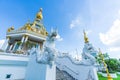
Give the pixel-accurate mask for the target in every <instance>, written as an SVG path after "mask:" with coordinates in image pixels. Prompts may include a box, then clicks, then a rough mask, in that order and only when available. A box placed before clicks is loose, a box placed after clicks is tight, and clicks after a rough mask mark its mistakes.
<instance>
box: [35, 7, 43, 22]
mask: <svg viewBox="0 0 120 80" xmlns="http://www.w3.org/2000/svg"><path fill="white" fill-rule="evenodd" d="M36 18H37V19H39V20H42V19H43V16H42V8H40V11H39V12H38V13H37V15H36Z"/></svg>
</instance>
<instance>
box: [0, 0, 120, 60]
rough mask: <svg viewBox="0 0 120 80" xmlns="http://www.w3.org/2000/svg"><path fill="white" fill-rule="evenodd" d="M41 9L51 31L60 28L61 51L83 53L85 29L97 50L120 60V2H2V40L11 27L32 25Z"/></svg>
mask: <svg viewBox="0 0 120 80" xmlns="http://www.w3.org/2000/svg"><path fill="white" fill-rule="evenodd" d="M41 7H42V8H43V17H44V19H43V22H44V25H45V27H46V29H47V31H48V32H50V29H51V28H52V27H53V28H55V27H57V28H58V31H59V34H60V37H61V40H60V41H57V42H56V47H57V49H58V50H60V51H62V52H71V51H75V50H76V49H77V51H78V52H79V53H81V51H82V49H83V46H84V40H83V29H85V30H86V31H87V33H88V37H89V41H90V42H91V43H92V44H93V46H94V47H96V49H98V48H101V50H102V51H103V52H108V53H109V55H110V56H111V57H117V58H120V53H119V52H120V37H119V36H120V32H119V31H120V1H119V0H99V1H98V0H52V1H51V0H0V32H1V33H0V40H2V39H5V35H6V30H7V29H8V28H9V27H11V26H14V27H15V29H18V28H20V27H21V26H23V25H24V24H25V23H26V22H27V21H28V20H30V21H31V22H32V21H33V20H34V19H35V15H36V13H37V12H38V11H39V9H40V8H41ZM74 54H75V53H74Z"/></svg>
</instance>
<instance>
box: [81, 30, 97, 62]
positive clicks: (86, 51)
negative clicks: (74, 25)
mask: <svg viewBox="0 0 120 80" xmlns="http://www.w3.org/2000/svg"><path fill="white" fill-rule="evenodd" d="M84 41H85V45H84V48H83V53H82V58H83V63H86V64H95V63H96V59H95V57H96V56H97V53H98V52H97V50H96V49H95V48H94V47H93V46H92V44H90V43H89V40H88V37H87V35H86V33H85V31H84Z"/></svg>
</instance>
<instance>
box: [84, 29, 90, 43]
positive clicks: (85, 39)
mask: <svg viewBox="0 0 120 80" xmlns="http://www.w3.org/2000/svg"><path fill="white" fill-rule="evenodd" d="M83 33H84V41H85V43H88V42H89V40H88V37H87V35H86V32H85V31H83Z"/></svg>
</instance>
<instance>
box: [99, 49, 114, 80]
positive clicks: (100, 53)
mask: <svg viewBox="0 0 120 80" xmlns="http://www.w3.org/2000/svg"><path fill="white" fill-rule="evenodd" d="M99 57H100V58H101V60H102V62H103V64H104V67H105V70H106V72H107V78H108V80H113V79H112V77H111V75H110V73H109V71H108V68H107V64H106V63H105V60H104V56H103V54H102V51H101V50H100V48H99Z"/></svg>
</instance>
